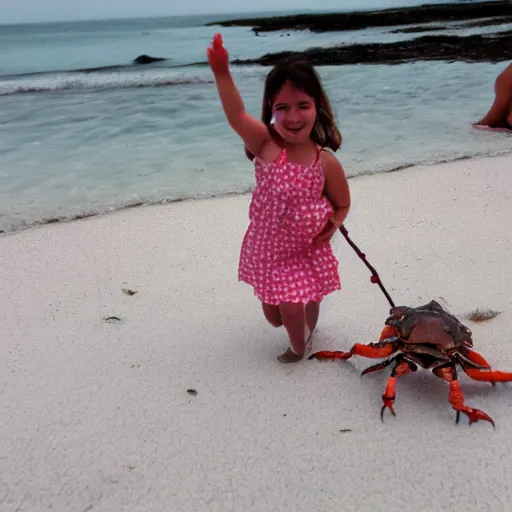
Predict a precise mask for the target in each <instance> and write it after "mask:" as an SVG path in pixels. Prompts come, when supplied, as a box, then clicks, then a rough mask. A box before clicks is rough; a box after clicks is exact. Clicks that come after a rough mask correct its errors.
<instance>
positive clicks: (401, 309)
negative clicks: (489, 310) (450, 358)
mask: <svg viewBox="0 0 512 512" xmlns="http://www.w3.org/2000/svg"><path fill="white" fill-rule="evenodd" d="M389 313H390V315H389V317H388V318H387V319H386V322H385V324H386V326H388V327H387V328H386V327H385V328H384V329H383V331H382V334H381V341H382V340H383V339H386V338H390V337H393V336H396V337H398V338H399V339H400V340H401V341H402V342H405V343H406V344H407V345H409V346H411V345H433V346H435V347H436V348H437V349H438V350H439V351H441V352H443V353H445V354H446V353H451V352H455V351H457V350H458V349H460V348H462V347H467V348H471V347H472V346H473V340H472V333H471V331H470V330H469V329H468V328H467V327H466V326H465V325H464V324H462V323H461V322H459V320H458V319H457V318H456V317H454V316H453V315H452V314H450V313H449V312H448V311H446V310H445V309H444V308H443V307H442V306H441V305H440V304H439V303H438V302H436V301H435V300H432V301H430V302H429V303H428V304H425V305H423V306H418V307H415V308H410V307H407V306H398V307H394V308H391V310H390V311H389Z"/></svg>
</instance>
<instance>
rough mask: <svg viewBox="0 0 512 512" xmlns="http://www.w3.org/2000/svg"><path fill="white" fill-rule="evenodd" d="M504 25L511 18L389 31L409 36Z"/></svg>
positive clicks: (510, 21)
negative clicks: (415, 33) (417, 33)
mask: <svg viewBox="0 0 512 512" xmlns="http://www.w3.org/2000/svg"><path fill="white" fill-rule="evenodd" d="M504 23H512V17H504V18H491V19H488V18H487V19H485V20H479V21H473V22H470V23H457V24H455V25H433V26H430V25H422V26H419V27H408V28H397V29H396V30H391V31H390V32H391V34H411V33H414V32H431V31H434V30H462V29H467V28H474V27H492V26H493V25H502V24H504Z"/></svg>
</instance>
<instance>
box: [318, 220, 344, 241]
mask: <svg viewBox="0 0 512 512" xmlns="http://www.w3.org/2000/svg"><path fill="white" fill-rule="evenodd" d="M341 226H343V221H340V220H338V218H337V217H336V215H333V216H332V217H331V218H330V219H329V220H328V221H327V224H326V225H325V226H324V229H322V231H321V232H320V234H319V235H318V236H317V237H316V238H315V239H314V240H313V247H319V246H320V245H323V244H326V243H327V242H329V240H330V239H331V238H332V237H333V236H334V233H336V231H338V229H340V228H341Z"/></svg>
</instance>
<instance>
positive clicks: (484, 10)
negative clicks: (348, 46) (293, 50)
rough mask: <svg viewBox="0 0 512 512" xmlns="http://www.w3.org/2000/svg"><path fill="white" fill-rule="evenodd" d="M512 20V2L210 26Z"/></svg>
mask: <svg viewBox="0 0 512 512" xmlns="http://www.w3.org/2000/svg"><path fill="white" fill-rule="evenodd" d="M500 16H512V2H510V1H502V0H497V1H496V0H495V1H484V2H475V3H447V4H429V5H419V6H414V7H406V8H395V9H383V10H377V11H359V12H345V13H340V12H334V13H322V14H298V15H294V16H277V17H266V18H246V19H238V20H227V21H220V22H219V21H216V22H212V23H208V24H207V26H212V25H220V26H222V27H252V29H253V31H255V32H258V33H260V32H272V31H276V30H310V31H311V32H330V31H342V30H359V29H364V28H369V27H391V26H395V25H412V24H420V23H430V22H439V21H464V20H471V19H479V18H484V17H485V18H489V17H494V18H496V17H500Z"/></svg>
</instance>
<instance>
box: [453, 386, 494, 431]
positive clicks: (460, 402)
mask: <svg viewBox="0 0 512 512" xmlns="http://www.w3.org/2000/svg"><path fill="white" fill-rule="evenodd" d="M448 400H449V401H450V404H451V406H452V407H453V409H454V410H455V411H457V418H456V420H455V422H456V423H458V422H459V417H460V413H461V412H462V413H464V414H465V415H466V416H467V417H468V418H469V424H470V425H471V423H475V422H476V421H478V420H485V421H488V422H489V423H491V425H492V426H493V427H495V425H494V421H493V419H492V418H491V417H490V416H489V415H488V414H486V413H485V412H483V411H480V410H479V409H473V408H472V407H468V406H467V405H464V394H463V393H462V390H461V389H460V386H459V381H458V380H456V379H454V380H452V381H451V382H450V394H449V397H448ZM495 428H496V427H495Z"/></svg>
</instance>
